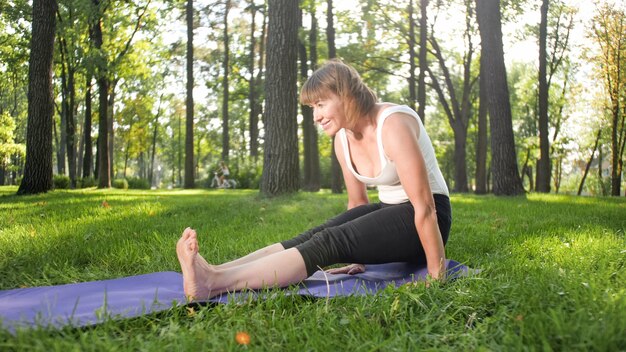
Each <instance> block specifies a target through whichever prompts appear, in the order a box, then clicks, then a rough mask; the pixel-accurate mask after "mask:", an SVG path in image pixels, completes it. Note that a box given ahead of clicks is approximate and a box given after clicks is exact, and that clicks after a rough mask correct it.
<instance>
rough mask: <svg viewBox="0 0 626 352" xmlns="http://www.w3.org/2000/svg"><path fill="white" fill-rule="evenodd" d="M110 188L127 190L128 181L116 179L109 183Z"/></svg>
mask: <svg viewBox="0 0 626 352" xmlns="http://www.w3.org/2000/svg"><path fill="white" fill-rule="evenodd" d="M111 186H112V187H113V188H117V189H128V181H126V179H125V178H116V179H115V180H113V182H111Z"/></svg>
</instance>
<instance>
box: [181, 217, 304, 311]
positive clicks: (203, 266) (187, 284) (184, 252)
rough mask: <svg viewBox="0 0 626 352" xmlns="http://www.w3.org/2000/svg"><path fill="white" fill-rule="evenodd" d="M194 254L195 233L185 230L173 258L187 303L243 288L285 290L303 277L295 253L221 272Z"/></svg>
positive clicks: (287, 251) (288, 251) (292, 250)
mask: <svg viewBox="0 0 626 352" xmlns="http://www.w3.org/2000/svg"><path fill="white" fill-rule="evenodd" d="M198 250H199V247H198V240H197V237H196V232H195V231H194V230H192V229H189V228H187V229H185V231H184V232H183V234H182V236H181V238H180V239H179V240H178V243H177V245H176V254H177V255H178V260H179V262H180V265H181V268H182V271H183V288H184V290H185V295H186V296H187V298H188V299H190V300H202V299H207V298H210V297H213V296H216V295H218V294H220V293H223V292H231V291H237V290H241V289H244V288H249V289H260V288H263V287H271V286H288V285H290V284H294V283H298V282H300V281H302V280H304V279H305V278H306V277H307V271H306V267H305V265H304V260H303V259H302V255H301V254H300V252H299V251H298V250H296V249H289V250H283V251H279V252H275V253H272V254H269V255H266V256H263V257H261V258H259V259H257V260H254V261H250V262H247V263H244V264H241V265H238V266H232V267H228V268H225V269H219V268H218V267H215V266H212V265H210V264H209V263H208V262H207V261H206V260H205V259H204V258H203V257H202V256H201V255H200V254H198Z"/></svg>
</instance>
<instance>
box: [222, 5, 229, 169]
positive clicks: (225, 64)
mask: <svg viewBox="0 0 626 352" xmlns="http://www.w3.org/2000/svg"><path fill="white" fill-rule="evenodd" d="M225 7H226V8H225V9H224V61H222V68H223V70H224V77H223V79H222V89H223V91H222V160H224V161H228V156H229V154H230V125H229V124H230V121H229V116H228V103H229V102H228V100H229V99H230V92H229V91H228V90H229V75H228V74H229V70H230V67H229V66H230V39H229V35H228V13H229V12H230V0H226V4H225Z"/></svg>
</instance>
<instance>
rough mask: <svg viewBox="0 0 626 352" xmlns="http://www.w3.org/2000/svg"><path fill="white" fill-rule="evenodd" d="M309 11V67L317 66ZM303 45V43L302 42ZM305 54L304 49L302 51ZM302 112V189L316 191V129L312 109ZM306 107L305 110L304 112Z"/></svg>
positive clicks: (314, 29) (314, 27)
mask: <svg viewBox="0 0 626 352" xmlns="http://www.w3.org/2000/svg"><path fill="white" fill-rule="evenodd" d="M310 12H311V31H310V32H309V50H310V55H309V61H310V63H311V67H310V68H311V69H312V70H315V69H316V68H317V18H316V17H315V6H314V5H311V6H310ZM303 47H304V44H303ZM304 54H305V55H306V49H305V51H304ZM302 62H303V64H302V65H303V66H301V75H302V78H303V79H305V78H306V77H307V74H308V73H307V71H308V69H309V67H308V66H307V65H306V60H302ZM302 109H303V111H302V114H303V116H304V114H307V115H306V117H305V118H304V120H303V122H302V124H303V130H305V131H304V149H305V161H304V162H305V165H304V189H305V190H306V191H309V192H317V191H319V190H320V187H321V175H320V156H319V147H318V143H317V141H318V140H317V129H316V128H315V124H314V123H313V111H312V110H311V109H310V108H309V107H308V106H306V107H305V106H303V107H302ZM305 109H306V112H305Z"/></svg>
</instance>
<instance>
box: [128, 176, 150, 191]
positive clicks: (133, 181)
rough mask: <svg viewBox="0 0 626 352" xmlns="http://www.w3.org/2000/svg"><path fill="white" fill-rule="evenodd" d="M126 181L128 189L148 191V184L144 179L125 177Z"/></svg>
mask: <svg viewBox="0 0 626 352" xmlns="http://www.w3.org/2000/svg"><path fill="white" fill-rule="evenodd" d="M126 181H127V182H128V188H129V189H150V182H148V180H146V179H145V178H139V177H127V178H126Z"/></svg>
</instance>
